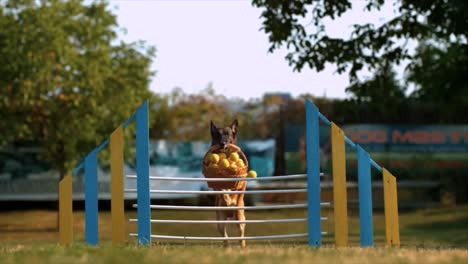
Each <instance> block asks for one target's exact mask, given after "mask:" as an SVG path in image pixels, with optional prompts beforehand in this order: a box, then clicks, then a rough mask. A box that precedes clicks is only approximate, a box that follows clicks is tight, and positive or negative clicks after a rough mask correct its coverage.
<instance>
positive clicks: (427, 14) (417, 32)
mask: <svg viewBox="0 0 468 264" xmlns="http://www.w3.org/2000/svg"><path fill="white" fill-rule="evenodd" d="M384 2H385V1H384V0H367V1H366V6H365V9H366V10H367V11H369V12H372V11H375V10H379V9H380V8H381V7H382V5H383V4H384ZM252 3H253V5H254V6H256V7H259V8H262V9H263V12H262V15H261V17H262V18H263V27H262V29H263V30H264V31H265V32H266V33H267V34H268V37H269V41H270V44H271V46H270V49H269V50H270V51H271V52H273V51H275V50H277V49H279V48H280V47H281V46H283V45H286V47H287V48H288V51H289V52H288V54H287V56H286V59H287V61H288V62H289V64H290V65H291V66H292V67H293V68H294V70H297V71H300V70H302V69H303V67H304V66H305V65H308V66H309V67H310V68H312V69H316V70H318V71H321V70H323V69H324V67H325V64H327V63H332V64H336V66H337V71H338V72H339V73H342V72H345V71H349V75H350V79H351V82H354V81H355V80H356V79H357V74H358V72H359V71H360V70H362V69H366V68H367V69H369V70H370V71H374V70H376V69H379V68H380V67H382V66H383V65H394V64H399V63H401V62H402V60H404V59H412V58H413V56H414V54H412V53H411V50H410V49H409V47H408V45H407V43H408V41H409V40H424V39H433V40H435V41H436V42H439V41H440V40H444V41H445V42H452V43H457V44H459V45H463V46H465V47H466V45H467V43H466V40H467V39H468V13H467V12H466V10H467V9H468V2H467V1H465V0H450V1H447V0H435V1H418V0H409V1H398V3H397V7H398V13H397V14H395V17H394V18H393V19H391V20H390V21H388V22H386V23H384V24H382V25H380V26H375V25H373V24H370V23H367V24H362V25H358V24H356V25H354V29H353V32H352V33H351V36H350V37H349V38H347V39H345V38H335V37H330V36H329V35H327V32H326V25H325V23H324V21H326V19H336V18H339V17H340V16H342V15H343V14H344V13H345V12H347V11H349V10H350V9H351V8H352V5H353V1H351V0H306V1H303V0H291V1H280V0H278V1H269V0H253V1H252ZM309 17H311V23H308V21H306V19H305V18H307V19H308V18H309ZM304 21H305V22H304ZM309 24H313V25H314V27H313V28H312V30H310V28H309V27H308V25H309ZM412 63H413V62H412V61H410V66H411V64H412Z"/></svg>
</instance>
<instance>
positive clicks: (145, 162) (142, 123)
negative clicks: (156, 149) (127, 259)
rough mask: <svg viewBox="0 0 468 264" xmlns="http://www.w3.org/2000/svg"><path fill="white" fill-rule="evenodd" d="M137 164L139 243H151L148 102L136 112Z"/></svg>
mask: <svg viewBox="0 0 468 264" xmlns="http://www.w3.org/2000/svg"><path fill="white" fill-rule="evenodd" d="M136 164H137V169H136V172H137V202H138V212H137V215H138V242H139V243H140V244H142V245H149V244H150V243H151V222H150V221H151V220H150V217H151V215H150V214H151V210H150V188H149V131H148V102H147V101H145V102H144V103H143V104H142V105H141V106H140V107H139V108H138V110H137V112H136Z"/></svg>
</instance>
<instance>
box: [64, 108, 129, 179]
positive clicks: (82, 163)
mask: <svg viewBox="0 0 468 264" xmlns="http://www.w3.org/2000/svg"><path fill="white" fill-rule="evenodd" d="M135 117H136V112H134V113H133V114H132V115H131V116H130V117H129V118H128V119H127V120H125V122H124V123H123V124H122V127H123V128H126V127H127V126H128V125H129V124H130V122H132V121H133V120H134V119H135ZM107 144H109V138H106V139H105V140H104V141H103V142H102V143H101V144H100V145H99V146H98V147H97V148H96V149H97V152H99V151H101V150H102V149H103V148H104V147H105V146H107ZM83 167H84V161H82V162H80V164H78V166H76V167H75V168H74V169H73V171H72V175H76V174H77V173H78V171H80V170H81V169H82V168H83Z"/></svg>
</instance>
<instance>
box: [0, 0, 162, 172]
mask: <svg viewBox="0 0 468 264" xmlns="http://www.w3.org/2000/svg"><path fill="white" fill-rule="evenodd" d="M2 2H3V5H1V6H0V28H1V29H2V30H1V31H0V56H1V57H0V60H1V61H2V63H1V64H0V89H1V90H2V98H1V100H0V113H2V122H1V124H0V131H2V135H1V137H0V144H11V143H14V142H23V141H34V142H38V143H40V144H41V146H42V147H43V148H44V149H45V150H46V151H45V152H44V156H45V158H46V159H47V160H48V161H49V162H50V163H51V164H52V166H53V168H55V169H57V170H59V171H60V173H64V172H65V171H66V170H68V169H70V168H72V167H73V166H74V165H76V162H77V161H78V157H80V156H83V155H84V154H86V153H87V152H89V151H90V150H92V148H93V147H94V146H96V145H97V144H98V143H100V142H101V141H102V140H104V138H105V137H106V136H107V135H109V134H110V132H112V130H113V129H115V128H116V127H117V126H118V124H120V123H121V122H123V121H124V120H125V118H127V117H128V115H129V114H130V113H132V112H133V111H134V110H135V109H136V108H137V106H138V105H139V104H141V103H142V102H143V101H144V100H145V99H147V98H148V97H149V96H150V92H149V90H148V85H149V82H150V77H151V76H152V74H153V73H152V72H150V70H149V66H150V63H151V59H152V58H153V56H154V48H152V47H148V46H146V45H145V44H143V43H132V44H126V43H117V33H118V30H119V28H118V25H117V21H116V17H115V15H114V14H112V13H111V12H110V11H109V8H108V6H107V3H105V2H104V1H97V2H93V3H91V4H89V5H85V4H84V3H83V2H82V1H78V0H71V1H59V0H50V1H14V0H9V1H2ZM3 113H5V114H3Z"/></svg>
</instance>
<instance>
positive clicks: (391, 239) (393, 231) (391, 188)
mask: <svg viewBox="0 0 468 264" xmlns="http://www.w3.org/2000/svg"><path fill="white" fill-rule="evenodd" d="M382 174H383V182H384V184H383V186H384V207H385V237H386V244H387V246H399V245H400V227H399V220H398V196H397V184H396V178H395V176H393V175H392V174H391V173H390V172H389V171H388V170H386V169H385V168H383V169H382Z"/></svg>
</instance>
